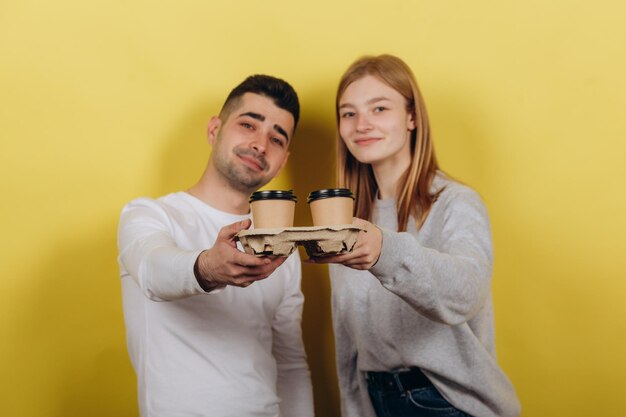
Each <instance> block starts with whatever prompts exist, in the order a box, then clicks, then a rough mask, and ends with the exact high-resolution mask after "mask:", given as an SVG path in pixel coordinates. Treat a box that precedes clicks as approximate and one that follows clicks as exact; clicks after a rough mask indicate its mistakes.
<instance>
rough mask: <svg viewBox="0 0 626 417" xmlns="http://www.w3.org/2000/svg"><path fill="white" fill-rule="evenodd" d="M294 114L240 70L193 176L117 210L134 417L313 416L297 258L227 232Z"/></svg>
mask: <svg viewBox="0 0 626 417" xmlns="http://www.w3.org/2000/svg"><path fill="white" fill-rule="evenodd" d="M298 117H299V103H298V97H297V95H296V93H295V91H294V90H293V89H292V88H291V86H290V85H289V84H287V83H286V82H284V81H282V80H279V79H276V78H273V77H270V76H264V75H255V76H251V77H248V78H247V79H246V80H245V81H244V82H242V83H241V84H240V85H239V86H237V87H236V88H235V89H234V90H233V91H232V92H231V93H230V95H229V96H228V98H227V99H226V102H225V103H224V106H223V108H222V110H221V112H220V115H219V117H213V118H211V121H210V122H209V127H208V138H209V142H210V143H211V145H212V146H213V150H212V153H211V156H210V158H209V162H208V164H207V167H206V170H205V171H204V173H203V175H202V176H201V178H200V180H199V181H198V183H197V184H195V185H194V186H193V187H191V188H190V189H189V190H187V191H186V192H182V191H181V192H176V193H173V194H169V195H166V196H164V197H161V198H159V199H157V200H152V199H147V198H141V199H137V200H134V201H132V202H131V203H129V204H128V205H127V206H126V207H124V210H123V211H122V215H121V219H120V225H119V237H118V245H119V250H120V256H119V263H120V270H121V277H122V293H123V305H124V318H125V322H126V329H127V341H128V349H129V354H130V358H131V362H132V364H133V367H134V369H135V372H136V374H137V379H138V390H139V408H140V413H141V415H142V417H157V416H158V417H161V416H163V417H172V416H211V417H226V416H233V417H248V416H255V417H256V416H258V417H265V416H267V417H270V416H272V417H276V416H282V417H298V416H307V417H308V416H312V415H313V404H312V390H311V381H310V374H309V370H308V366H307V363H306V356H305V353H304V346H303V343H302V335H301V327H300V320H301V316H302V303H303V296H302V293H301V291H300V278H301V271H300V260H299V258H298V255H297V253H295V254H294V255H292V256H291V257H289V258H288V259H287V258H272V257H255V256H252V255H248V254H246V253H244V252H241V251H239V250H238V249H237V246H236V243H235V241H234V239H233V237H234V235H235V234H236V233H237V232H239V231H240V230H242V229H246V228H248V227H250V223H251V221H250V216H249V214H248V213H249V206H248V197H249V195H250V194H251V193H252V192H254V191H255V190H257V189H258V188H259V187H261V186H263V185H264V184H266V183H267V182H268V181H270V180H271V179H272V178H274V177H275V176H276V175H277V174H278V173H279V171H280V169H281V168H282V167H283V166H284V165H285V163H286V161H287V157H288V155H289V152H288V145H289V143H290V142H291V140H292V136H293V133H294V130H295V127H296V124H297V122H298ZM266 278H267V279H266ZM253 283H254V285H251V284H253Z"/></svg>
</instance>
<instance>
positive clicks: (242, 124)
mask: <svg viewBox="0 0 626 417" xmlns="http://www.w3.org/2000/svg"><path fill="white" fill-rule="evenodd" d="M241 126H242V127H245V128H246V129H252V125H251V124H250V123H246V122H241Z"/></svg>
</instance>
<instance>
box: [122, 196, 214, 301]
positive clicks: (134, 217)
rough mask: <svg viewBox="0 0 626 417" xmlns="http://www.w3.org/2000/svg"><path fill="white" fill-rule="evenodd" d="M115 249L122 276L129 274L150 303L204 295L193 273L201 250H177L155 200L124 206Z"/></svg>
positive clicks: (166, 218) (162, 213)
mask: <svg viewBox="0 0 626 417" xmlns="http://www.w3.org/2000/svg"><path fill="white" fill-rule="evenodd" d="M118 246H119V253H120V255H119V263H120V268H121V271H122V276H124V275H130V276H131V277H132V278H133V280H134V281H135V282H136V283H137V285H138V286H139V287H140V288H141V290H142V291H143V293H144V294H145V295H146V297H148V298H150V299H151V300H154V301H167V300H175V299H179V298H184V297H189V296H191V295H195V294H205V291H204V290H203V289H202V288H201V287H200V285H199V284H198V281H197V280H196V277H195V275H194V272H193V266H194V263H195V261H196V259H197V258H198V255H199V254H200V252H202V251H201V250H184V249H181V248H179V247H177V245H176V242H175V241H174V238H173V236H172V231H171V225H170V220H169V218H168V216H167V213H166V212H165V211H164V210H163V208H162V207H161V206H160V205H159V204H158V203H157V202H156V201H154V200H151V199H147V198H141V199H137V200H134V201H132V202H130V203H129V204H128V205H126V207H124V209H123V210H122V214H121V216H120V224H119V229H118Z"/></svg>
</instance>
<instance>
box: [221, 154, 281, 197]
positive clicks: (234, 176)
mask: <svg viewBox="0 0 626 417" xmlns="http://www.w3.org/2000/svg"><path fill="white" fill-rule="evenodd" d="M232 153H233V155H234V156H233V158H237V157H238V156H245V157H248V158H254V159H255V160H256V161H257V162H258V163H259V165H260V166H261V168H262V170H261V171H260V172H255V171H253V170H251V169H250V168H248V167H246V166H245V165H244V164H242V163H234V162H230V161H229V160H228V158H224V157H222V156H221V155H220V154H219V153H218V155H216V158H215V159H214V162H215V167H216V168H217V170H218V171H219V173H220V174H222V176H223V177H224V178H225V179H226V180H227V181H228V183H229V185H230V186H231V187H233V188H234V189H236V190H238V191H242V192H245V193H250V192H252V191H256V190H258V189H259V188H261V187H262V186H264V185H265V184H267V183H268V182H269V181H270V180H271V178H267V177H265V176H264V175H263V173H264V172H265V171H266V170H267V161H266V160H265V157H264V156H263V155H260V154H258V153H256V152H255V151H254V150H252V149H241V148H234V149H233V152H232Z"/></svg>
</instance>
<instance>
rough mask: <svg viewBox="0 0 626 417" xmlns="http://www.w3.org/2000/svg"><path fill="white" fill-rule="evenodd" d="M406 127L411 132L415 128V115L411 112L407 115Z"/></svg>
mask: <svg viewBox="0 0 626 417" xmlns="http://www.w3.org/2000/svg"><path fill="white" fill-rule="evenodd" d="M406 129H407V130H408V131H409V132H410V131H412V130H414V129H415V115H414V114H413V112H409V114H407V116H406Z"/></svg>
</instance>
